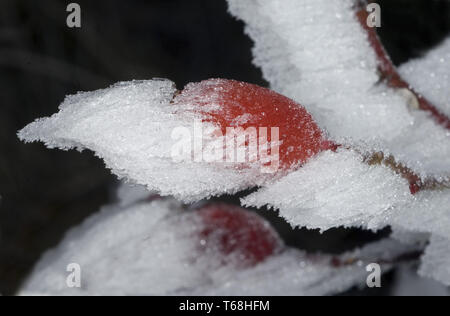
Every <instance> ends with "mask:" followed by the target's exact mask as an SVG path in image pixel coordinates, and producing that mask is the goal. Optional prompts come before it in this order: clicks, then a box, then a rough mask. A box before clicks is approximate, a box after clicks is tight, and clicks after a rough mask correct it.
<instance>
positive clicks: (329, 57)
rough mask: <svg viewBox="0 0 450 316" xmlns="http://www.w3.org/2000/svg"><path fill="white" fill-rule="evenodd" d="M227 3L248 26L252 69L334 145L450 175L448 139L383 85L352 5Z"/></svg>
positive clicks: (318, 0)
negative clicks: (297, 105) (377, 151)
mask: <svg viewBox="0 0 450 316" xmlns="http://www.w3.org/2000/svg"><path fill="white" fill-rule="evenodd" d="M228 3H229V10H230V12H231V13H232V14H233V15H234V16H236V17H237V18H239V19H242V20H243V21H244V22H245V23H246V32H247V33H248V34H249V35H250V37H251V38H252V39H253V40H254V43H255V45H254V48H253V54H254V63H255V64H256V65H257V66H259V67H261V69H262V71H263V74H264V77H265V78H266V79H267V80H268V81H269V82H270V84H271V87H272V88H273V89H274V90H276V91H278V92H280V93H282V94H284V95H286V96H288V97H291V98H293V99H294V100H296V101H297V102H299V103H300V104H302V105H303V106H305V107H306V108H307V109H308V110H309V112H310V113H312V114H313V115H314V117H315V119H316V120H317V121H318V122H319V124H320V125H321V126H322V127H323V128H324V129H325V130H327V131H328V132H330V135H331V136H332V137H333V138H334V139H336V140H337V141H338V142H341V143H348V144H350V145H355V144H359V143H362V144H364V146H365V147H366V148H367V149H368V150H369V151H370V150H373V148H374V147H378V148H380V149H381V150H383V151H384V152H386V153H393V154H395V156H396V158H398V161H401V162H403V164H404V165H406V166H408V167H409V168H411V169H413V170H414V171H416V173H418V174H420V175H426V176H430V177H435V176H438V175H442V174H443V173H444V174H446V175H449V173H450V135H449V132H448V131H447V130H445V129H443V128H442V127H440V126H437V125H436V124H435V123H434V121H433V120H431V119H430V118H429V117H425V116H426V115H424V114H423V113H421V111H417V110H416V111H414V110H412V109H410V108H409V106H408V97H405V96H404V91H401V90H398V91H397V90H394V89H390V88H388V87H386V86H385V85H384V84H380V82H379V76H378V73H377V66H378V63H377V58H376V55H375V53H374V51H373V49H372V48H371V46H370V44H369V42H368V40H367V34H366V32H365V31H364V30H363V28H362V27H361V26H360V24H359V22H358V21H357V18H356V14H355V9H354V8H353V6H354V4H355V1H354V0H342V1H330V0H246V1H240V0H228ZM444 68H445V67H444ZM424 71H425V70H424ZM441 72H442V73H444V72H446V73H447V74H448V72H449V68H448V67H447V69H442V70H441ZM428 73H429V71H428V72H427V71H425V72H424V73H423V74H424V76H426V75H427V74H428ZM417 76H419V74H417ZM446 83H448V80H447V82H446ZM442 84H444V82H443V83H442ZM447 88H448V87H447ZM446 91H447V93H448V89H447V90H446Z"/></svg>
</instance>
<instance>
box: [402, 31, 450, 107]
mask: <svg viewBox="0 0 450 316" xmlns="http://www.w3.org/2000/svg"><path fill="white" fill-rule="evenodd" d="M449 69H450V38H447V39H446V40H445V41H444V42H443V43H441V44H440V45H438V46H437V47H436V48H434V49H433V50H431V51H430V52H429V53H427V54H426V55H425V56H424V57H421V58H418V59H414V60H411V61H409V62H407V63H405V64H403V65H401V67H400V68H399V72H400V74H401V75H402V76H403V78H405V79H406V80H407V81H408V82H409V83H410V84H411V85H412V86H413V87H414V89H415V90H417V91H418V92H419V93H421V94H422V95H423V96H424V97H426V98H427V99H428V100H430V101H431V103H433V104H434V105H435V106H436V107H438V108H439V109H440V110H441V111H442V112H443V113H445V114H446V115H447V116H450V70H449Z"/></svg>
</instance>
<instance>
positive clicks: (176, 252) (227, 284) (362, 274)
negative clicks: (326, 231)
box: [20, 200, 415, 295]
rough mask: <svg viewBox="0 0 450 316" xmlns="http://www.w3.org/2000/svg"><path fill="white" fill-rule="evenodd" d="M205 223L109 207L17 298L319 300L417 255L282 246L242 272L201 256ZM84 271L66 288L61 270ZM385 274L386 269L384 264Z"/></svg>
mask: <svg viewBox="0 0 450 316" xmlns="http://www.w3.org/2000/svg"><path fill="white" fill-rule="evenodd" d="M202 227H203V224H202V222H201V221H198V220H196V218H195V216H194V217H193V216H192V213H190V212H186V211H185V210H184V211H182V210H181V209H180V207H179V205H178V204H177V203H174V202H173V201H170V200H164V201H154V202H151V203H138V204H135V205H133V206H128V207H126V208H122V207H118V206H113V207H106V208H104V209H103V210H102V211H101V212H100V213H98V214H95V215H93V216H92V217H90V218H89V219H88V220H87V221H86V222H85V223H84V224H82V225H81V226H79V227H78V228H75V229H73V230H72V231H71V232H70V233H69V234H68V235H67V236H66V237H65V239H64V240H63V241H62V242H61V244H60V245H59V246H58V247H57V248H56V249H54V250H51V251H49V252H48V253H47V254H46V255H44V257H43V258H42V259H41V260H40V262H39V263H38V264H37V265H36V267H35V269H34V271H33V273H32V274H31V276H30V277H29V278H28V280H27V281H26V282H25V284H24V285H23V287H22V289H21V292H20V294H22V295H29V294H36V295H99V294H103V295H288V294H292V295H294V294H295V295H323V294H333V293H338V292H342V291H345V290H346V289H348V288H350V287H352V286H354V285H362V284H364V283H365V281H366V277H367V272H366V270H365V266H366V265H367V264H369V263H372V262H376V261H377V260H380V262H390V261H395V259H396V258H397V257H399V256H401V255H402V254H405V253H408V252H411V251H415V248H414V247H412V246H404V245H402V244H400V243H398V242H395V241H393V240H384V241H380V242H377V243H375V244H373V245H369V246H366V247H364V248H362V249H360V250H356V251H352V252H350V253H347V254H344V255H342V256H339V257H331V256H327V255H315V256H310V255H307V254H306V253H303V252H300V251H297V250H293V249H287V250H285V251H283V252H281V253H277V254H273V255H272V256H270V257H268V258H267V259H266V260H265V261H263V262H262V263H260V264H258V265H256V266H253V267H247V268H239V267H237V266H234V265H224V264H223V261H222V259H221V258H222V257H220V255H219V254H218V253H217V252H215V250H214V248H211V249H210V250H211V251H205V252H200V251H199V246H200V244H201V243H200V241H201V240H200V238H199V236H200V235H199V232H201V231H202ZM70 263H77V264H79V266H80V268H81V288H69V287H68V286H67V284H66V279H67V277H68V276H69V273H68V272H67V271H66V267H67V265H68V264H70ZM382 267H383V270H384V271H386V270H387V269H389V268H390V265H389V264H382Z"/></svg>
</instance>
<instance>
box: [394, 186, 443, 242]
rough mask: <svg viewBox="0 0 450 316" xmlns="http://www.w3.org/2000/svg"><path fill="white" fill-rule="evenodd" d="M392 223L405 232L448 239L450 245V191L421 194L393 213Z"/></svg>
mask: <svg viewBox="0 0 450 316" xmlns="http://www.w3.org/2000/svg"><path fill="white" fill-rule="evenodd" d="M390 223H391V224H392V225H394V226H397V227H401V228H402V229H403V230H404V231H412V232H419V233H432V234H437V235H440V236H443V237H446V238H448V239H449V244H450V190H448V189H446V190H439V191H423V192H419V193H418V194H417V195H416V197H415V200H414V201H413V202H412V203H409V204H407V205H405V206H403V207H402V208H399V209H397V210H396V212H395V213H393V215H392V216H391V218H390Z"/></svg>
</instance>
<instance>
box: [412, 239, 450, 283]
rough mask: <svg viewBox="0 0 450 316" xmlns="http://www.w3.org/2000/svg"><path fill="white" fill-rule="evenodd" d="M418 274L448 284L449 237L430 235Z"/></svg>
mask: <svg viewBox="0 0 450 316" xmlns="http://www.w3.org/2000/svg"><path fill="white" fill-rule="evenodd" d="M419 274H420V275H422V276H424V277H429V278H433V279H434V280H436V281H439V282H441V283H444V284H445V285H447V286H450V239H448V238H444V237H441V236H439V235H433V236H432V237H431V239H430V245H429V246H428V247H427V249H426V251H425V255H424V256H423V257H422V265H421V267H420V269H419Z"/></svg>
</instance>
